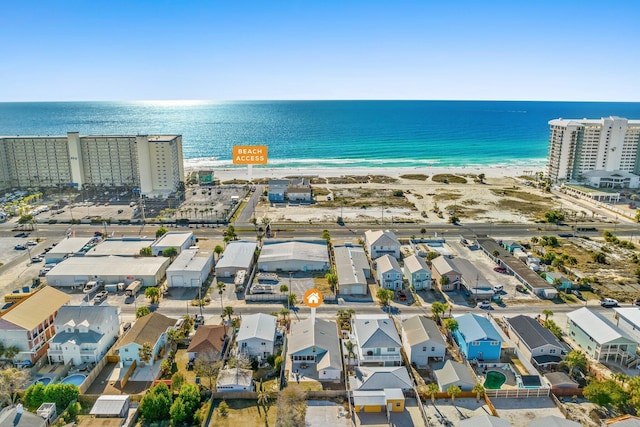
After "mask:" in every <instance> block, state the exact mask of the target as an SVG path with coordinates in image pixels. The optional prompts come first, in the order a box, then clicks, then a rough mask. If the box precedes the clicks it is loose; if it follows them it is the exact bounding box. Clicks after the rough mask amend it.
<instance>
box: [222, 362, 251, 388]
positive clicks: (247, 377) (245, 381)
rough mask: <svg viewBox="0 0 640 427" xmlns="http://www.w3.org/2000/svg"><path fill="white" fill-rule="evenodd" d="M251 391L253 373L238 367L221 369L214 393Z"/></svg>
mask: <svg viewBox="0 0 640 427" xmlns="http://www.w3.org/2000/svg"><path fill="white" fill-rule="evenodd" d="M222 391H231V392H238V391H253V371H252V370H251V369H242V368H239V367H235V368H227V369H222V370H221V371H220V372H219V373H218V378H217V379H216V392H218V393H220V392H222Z"/></svg>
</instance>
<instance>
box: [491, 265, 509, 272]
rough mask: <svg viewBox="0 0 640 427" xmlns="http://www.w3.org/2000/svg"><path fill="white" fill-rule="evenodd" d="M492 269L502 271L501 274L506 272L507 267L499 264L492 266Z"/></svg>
mask: <svg viewBox="0 0 640 427" xmlns="http://www.w3.org/2000/svg"><path fill="white" fill-rule="evenodd" d="M493 271H497V272H498V273H502V274H506V273H507V269H506V268H504V267H500V266H496V267H493Z"/></svg>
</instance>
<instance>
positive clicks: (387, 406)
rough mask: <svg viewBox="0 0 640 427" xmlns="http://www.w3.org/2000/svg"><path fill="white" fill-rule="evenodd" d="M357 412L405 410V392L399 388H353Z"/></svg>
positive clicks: (354, 404)
mask: <svg viewBox="0 0 640 427" xmlns="http://www.w3.org/2000/svg"><path fill="white" fill-rule="evenodd" d="M351 395H352V397H353V409H354V411H355V412H385V411H389V412H403V411H404V393H403V392H402V390H401V389H399V388H385V389H382V390H353V391H352V392H351Z"/></svg>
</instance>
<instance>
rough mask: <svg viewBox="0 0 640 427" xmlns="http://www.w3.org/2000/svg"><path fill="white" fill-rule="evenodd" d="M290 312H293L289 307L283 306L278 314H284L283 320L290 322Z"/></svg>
mask: <svg viewBox="0 0 640 427" xmlns="http://www.w3.org/2000/svg"><path fill="white" fill-rule="evenodd" d="M290 313H291V311H290V310H289V309H288V308H286V307H283V308H282V309H281V310H280V313H278V314H281V315H282V320H283V321H284V322H285V323H288V322H289V314H290Z"/></svg>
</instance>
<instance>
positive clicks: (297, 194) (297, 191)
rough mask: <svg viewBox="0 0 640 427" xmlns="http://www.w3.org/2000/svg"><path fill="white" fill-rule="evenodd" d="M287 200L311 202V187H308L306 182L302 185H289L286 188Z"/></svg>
mask: <svg viewBox="0 0 640 427" xmlns="http://www.w3.org/2000/svg"><path fill="white" fill-rule="evenodd" d="M287 199H289V201H290V202H306V203H309V202H311V185H309V183H308V181H306V183H303V184H293V183H291V184H290V185H289V187H287Z"/></svg>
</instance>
